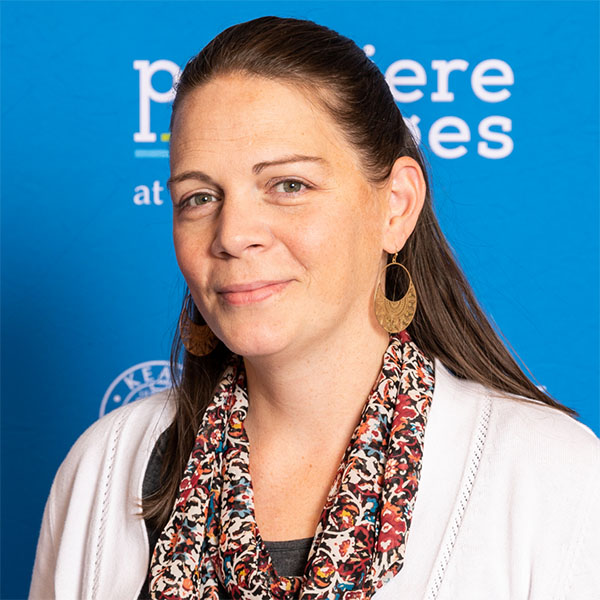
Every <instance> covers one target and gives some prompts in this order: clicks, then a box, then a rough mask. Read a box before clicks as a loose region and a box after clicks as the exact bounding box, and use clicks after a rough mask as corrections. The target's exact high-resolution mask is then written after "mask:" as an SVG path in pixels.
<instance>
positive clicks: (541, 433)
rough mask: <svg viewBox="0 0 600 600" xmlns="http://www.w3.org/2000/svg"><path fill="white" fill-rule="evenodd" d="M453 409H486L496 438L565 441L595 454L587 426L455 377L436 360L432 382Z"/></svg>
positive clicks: (599, 444) (598, 448)
mask: <svg viewBox="0 0 600 600" xmlns="http://www.w3.org/2000/svg"><path fill="white" fill-rule="evenodd" d="M438 381H439V382H440V383H441V384H442V385H443V389H444V396H447V398H446V402H448V403H449V404H450V405H451V407H452V409H453V410H464V411H472V412H482V411H485V410H486V408H487V410H488V411H489V420H490V429H491V431H492V433H493V434H494V435H495V436H498V437H499V438H500V439H503V438H507V439H508V438H510V440H511V441H512V442H515V441H517V440H522V441H523V442H524V443H527V444H548V443H558V444H561V443H566V444H569V445H570V446H574V447H577V448H579V449H580V450H581V451H582V452H587V453H590V454H591V455H592V456H596V457H598V453H599V452H600V440H599V439H598V437H597V436H596V434H595V433H594V432H593V431H592V430H591V429H590V428H589V427H588V426H587V425H584V424H583V423H581V422H580V421H578V420H577V419H575V418H574V417H571V416H569V415H568V414H566V413H564V412H562V411H561V410H558V409H556V408H554V407H552V406H549V405H547V404H544V403H543V402H540V401H539V400H534V399H531V398H526V397H522V396H516V395H512V394H508V393H504V392H500V391H498V390H495V389H492V388H489V387H486V386H483V385H481V384H479V383H476V382H474V381H469V380H464V379H459V378H458V377H456V376H455V375H453V374H452V373H451V372H450V371H449V370H448V369H447V368H446V367H444V365H443V364H441V362H440V361H436V385H437V384H438Z"/></svg>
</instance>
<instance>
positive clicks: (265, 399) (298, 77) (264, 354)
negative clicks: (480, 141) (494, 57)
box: [30, 17, 600, 600]
mask: <svg viewBox="0 0 600 600" xmlns="http://www.w3.org/2000/svg"><path fill="white" fill-rule="evenodd" d="M171 132H172V135H171V151H170V161H171V177H170V180H169V187H170V191H171V196H172V200H173V204H174V208H173V233H174V242H175V249H176V254H177V260H178V263H179V266H180V268H181V271H182V273H183V275H184V277H185V280H186V282H187V284H188V288H189V293H188V294H186V297H185V300H184V305H183V309H182V313H181V316H180V322H179V333H178V336H177V337H176V339H175V344H174V349H173V353H172V365H173V371H174V372H175V365H176V364H177V361H178V357H179V355H180V352H181V350H182V348H181V342H183V344H184V346H185V349H183V373H182V376H181V377H180V378H179V379H178V382H177V385H176V387H175V388H174V390H173V391H172V392H171V393H167V392H164V393H161V394H158V395H156V396H154V397H152V398H149V399H145V400H143V401H140V402H136V403H133V404H132V405H128V406H125V407H122V408H120V409H118V410H116V411H113V412H112V413H110V414H109V415H107V416H106V417H104V418H103V419H101V420H100V421H99V422H97V423H96V424H94V425H93V426H92V427H91V428H90V429H89V430H88V431H87V432H86V433H85V434H84V435H83V436H82V437H81V438H80V439H79V440H78V442H77V443H76V444H75V446H74V447H73V449H72V450H71V452H70V453H69V456H68V457H67V459H66V460H65V462H64V463H63V465H62V466H61V468H60V470H59V472H58V474H57V476H56V479H55V482H54V484H53V488H52V491H51V494H50V498H49V501H48V503H47V506H46V511H45V515H44V521H43V524H42V531H41V534H40V541H39V544H38V552H37V557H36V564H35V567H34V575H33V581H32V586H31V596H30V597H31V598H33V599H35V598H53V597H56V598H61V599H63V598H64V599H66V598H78V599H79V598H102V599H104V598H119V599H121V598H122V599H134V598H138V597H139V598H147V597H150V598H153V599H158V598H161V599H163V598H169V599H171V598H200V599H217V598H236V599H238V598H244V599H250V598H253V599H254V598H265V599H266V598H271V597H275V598H335V599H338V598H340V599H341V598H344V599H352V598H375V599H378V600H383V599H385V598H410V599H414V598H439V599H453V600H456V599H458V598H460V599H461V600H463V599H480V598H493V599H496V598H497V599H509V598H510V599H511V600H513V599H521V598H523V599H525V598H539V599H540V600H542V599H543V600H547V599H548V598H578V599H580V598H592V597H594V598H597V597H598V593H599V591H600V587H599V579H598V574H597V568H596V563H597V561H598V559H600V551H599V543H598V537H599V536H598V533H599V531H598V525H599V512H598V509H597V506H598V504H599V501H600V480H599V477H600V475H599V469H598V465H599V463H600V458H599V454H600V444H599V442H598V439H597V438H596V437H595V436H594V435H593V434H592V433H591V431H590V430H589V429H588V428H586V427H585V426H583V425H581V424H580V423H578V422H577V421H576V420H575V419H573V418H572V415H573V411H571V410H570V409H568V408H566V407H564V406H562V405H561V404H559V403H558V402H556V401H555V400H553V399H552V398H550V397H549V396H548V395H547V394H546V393H545V392H543V391H541V390H540V389H538V387H536V386H535V385H534V384H533V383H531V382H530V381H529V380H528V379H527V377H525V375H524V374H523V373H522V371H521V370H520V369H519V367H518V366H517V364H516V363H515V361H514V360H513V359H512V357H511V355H510V353H509V352H508V351H507V350H506V349H505V347H504V346H503V344H502V343H501V342H500V340H499V339H498V336H497V335H496V333H495V332H494V330H493V328H492V327H491V326H490V324H489V322H488V320H487V318H486V317H485V315H484V314H483V312H482V310H481V309H480V308H479V306H478V304H477V302H476V300H475V298H474V296H473V294H472V292H471V289H470V288H469V285H468V283H467V282H466V281H465V279H464V276H463V275H462V273H461V271H460V269H459V267H458V266H457V264H456V262H455V260H454V258H453V256H452V253H451V251H450V249H449V247H448V244H447V242H446V241H445V239H444V237H443V235H442V233H441V232H440V229H439V226H438V224H437V220H436V218H435V215H434V213H433V209H432V202H431V195H430V190H429V185H428V182H427V176H426V170H425V167H424V163H423V159H422V157H421V154H420V152H419V150H418V148H417V145H416V144H415V142H414V140H413V138H412V137H411V134H410V132H409V130H408V129H407V127H406V125H405V124H404V121H403V119H402V117H401V115H400V112H399V111H398V108H397V107H396V105H395V103H394V100H393V98H392V95H391V93H390V90H389V88H388V86H387V84H386V82H385V80H384V78H383V76H382V74H381V73H380V72H379V71H378V69H377V68H376V66H375V65H374V64H373V63H372V62H371V61H370V60H369V59H368V58H367V57H366V56H365V55H364V53H363V52H362V51H361V50H360V49H359V48H358V47H357V46H356V45H355V44H354V43H353V42H352V41H350V40H348V39H347V38H344V37H342V36H340V35H339V34H337V33H335V32H333V31H331V30H329V29H327V28H324V27H321V26H318V25H316V24H314V23H312V22H309V21H301V20H295V19H280V18H276V17H263V18H260V19H255V20H253V21H249V22H247V23H242V24H239V25H235V26H233V27H230V28H229V29H227V30H225V31H224V32H222V33H221V34H219V35H218V36H217V37H216V38H215V39H214V40H213V41H212V42H211V43H209V44H208V45H207V46H206V47H205V48H204V49H203V50H202V51H201V52H200V54H199V55H198V56H196V57H194V58H193V59H192V60H191V61H190V62H189V63H188V64H187V66H186V68H185V70H184V72H183V74H182V77H181V80H180V82H179V85H178V88H177V95H176V99H175V101H174V104H173V116H172V120H171ZM140 499H143V501H142V502H141V506H142V509H143V511H142V513H143V515H142V516H140V511H139V506H140ZM142 517H143V518H142ZM592 565H593V568H592Z"/></svg>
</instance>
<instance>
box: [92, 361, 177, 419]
mask: <svg viewBox="0 0 600 600" xmlns="http://www.w3.org/2000/svg"><path fill="white" fill-rule="evenodd" d="M170 387H172V381H171V371H170V369H169V361H167V360H149V361H147V362H143V363H139V364H137V365H134V366H133V367H129V369H127V370H126V371H123V372H122V373H121V374H120V375H119V376H118V377H117V378H116V379H115V380H114V381H113V382H112V383H111V384H110V385H109V386H108V389H107V390H106V393H105V394H104V397H103V398H102V403H101V404H100V416H101V417H102V416H104V415H105V414H107V413H109V412H110V411H111V410H113V409H115V408H118V407H119V406H124V405H125V404H129V403H130V402H133V401H134V400H137V399H138V398H145V397H146V396H150V395H151V394H154V393H156V392H160V391H162V390H166V389H167V388H170Z"/></svg>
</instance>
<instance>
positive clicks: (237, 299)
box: [218, 280, 290, 306]
mask: <svg viewBox="0 0 600 600" xmlns="http://www.w3.org/2000/svg"><path fill="white" fill-rule="evenodd" d="M288 283H290V280H288V281H272V282H268V281H262V282H261V281H256V282H253V283H245V284H240V285H231V286H226V287H224V288H222V289H221V290H218V294H219V297H221V298H223V299H224V300H225V302H227V303H228V304H232V305H234V306H241V305H243V304H253V303H256V302H261V301H263V300H266V299H267V298H270V297H271V296H274V295H275V294H277V293H279V292H280V291H281V290H283V288H284V287H286V286H287V284H288Z"/></svg>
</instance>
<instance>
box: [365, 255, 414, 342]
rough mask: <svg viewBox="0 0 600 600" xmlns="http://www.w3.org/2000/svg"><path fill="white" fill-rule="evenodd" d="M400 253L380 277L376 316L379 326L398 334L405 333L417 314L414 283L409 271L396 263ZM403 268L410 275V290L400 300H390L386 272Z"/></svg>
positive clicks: (376, 294) (376, 290)
mask: <svg viewBox="0 0 600 600" xmlns="http://www.w3.org/2000/svg"><path fill="white" fill-rule="evenodd" d="M397 256H398V253H397V252H396V254H394V257H393V258H392V262H391V263H389V264H387V265H386V266H385V267H384V268H383V270H382V271H381V273H380V275H379V281H378V282H377V287H376V288H375V316H376V317H377V320H378V321H379V324H380V325H381V326H382V327H383V328H384V329H385V330H386V331H387V332H388V333H398V332H400V331H404V330H405V329H406V328H407V327H408V326H409V325H410V323H411V321H412V320H413V318H414V316H415V313H416V312H417V291H416V290H415V286H414V284H413V282H412V278H411V276H410V273H409V272H408V269H407V268H406V267H405V266H404V265H403V264H401V263H399V262H396V257H397ZM393 265H395V266H397V267H402V268H403V269H404V270H405V271H406V274H407V275H408V281H409V285H408V290H406V294H404V296H402V298H400V300H390V299H389V298H387V297H386V295H385V281H386V276H385V275H386V270H387V269H388V267H391V266H393ZM382 279H383V291H382V289H381V280H382Z"/></svg>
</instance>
